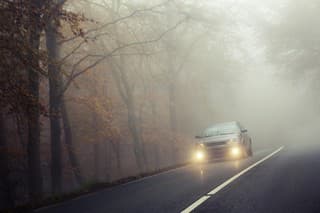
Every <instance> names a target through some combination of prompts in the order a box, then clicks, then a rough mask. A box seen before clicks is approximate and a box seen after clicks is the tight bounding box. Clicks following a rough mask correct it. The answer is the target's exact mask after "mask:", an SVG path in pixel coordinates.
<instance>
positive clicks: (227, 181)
mask: <svg viewBox="0 0 320 213" xmlns="http://www.w3.org/2000/svg"><path fill="white" fill-rule="evenodd" d="M282 149H283V146H282V147H280V148H279V149H277V150H275V151H274V152H272V153H271V154H269V155H267V156H266V157H264V158H262V159H261V160H259V161H257V162H256V163H254V164H252V165H251V166H249V167H248V168H246V169H244V170H242V171H241V172H240V173H238V174H236V175H235V176H233V177H231V178H229V179H228V180H226V181H225V182H224V183H222V184H221V185H219V186H217V187H216V188H214V189H212V190H211V191H210V192H209V193H208V194H206V195H204V196H202V197H201V198H200V199H198V200H197V201H195V202H194V203H192V204H191V205H190V206H189V207H187V208H186V209H184V210H183V211H182V212H181V213H189V212H191V211H193V210H194V209H195V208H197V207H198V206H200V205H201V204H202V203H203V202H205V201H206V200H207V199H209V198H210V197H211V196H213V195H214V194H216V193H217V192H219V191H220V190H221V189H223V188H224V187H226V186H227V185H229V184H230V183H231V182H232V181H234V180H236V179H237V178H238V177H240V176H241V175H243V174H244V173H246V172H247V171H249V170H250V169H252V168H254V167H256V166H257V165H259V164H260V163H262V162H263V161H265V160H267V159H269V158H270V157H272V156H273V155H275V154H277V153H278V152H280V151H281V150H282Z"/></svg>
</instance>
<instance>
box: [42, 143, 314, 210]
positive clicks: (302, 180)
mask: <svg viewBox="0 0 320 213" xmlns="http://www.w3.org/2000/svg"><path fill="white" fill-rule="evenodd" d="M279 147H280V146H279ZM319 174H320V146H313V145H305V146H301V145H286V146H284V148H283V149H278V147H277V148H273V149H265V150H257V151H255V154H254V156H253V157H251V158H248V159H244V160H239V161H227V162H216V163H209V164H205V165H203V166H196V165H189V166H186V167H182V168H179V169H176V170H172V171H168V172H165V173H162V174H159V175H154V176H151V177H147V178H144V179H141V180H138V181H135V182H131V183H128V184H123V185H120V186H116V187H113V188H109V189H105V190H102V191H99V192H96V193H92V194H89V195H86V196H82V197H79V198H76V199H73V200H70V201H67V202H64V203H61V204H58V205H55V206H51V207H46V208H41V209H38V210H36V212H41V213H58V212H59V213H64V212H65V213H69V212H77V213H107V212H139V213H141V212H148V213H149V212H182V211H184V212H190V211H191V210H192V212H214V213H219V212H228V213H229V212H237V213H239V212H240V213H241V212H243V213H250V212H281V213H282V212H290V213H293V212H320V177H319ZM230 178H231V179H230ZM202 201H203V202H202Z"/></svg>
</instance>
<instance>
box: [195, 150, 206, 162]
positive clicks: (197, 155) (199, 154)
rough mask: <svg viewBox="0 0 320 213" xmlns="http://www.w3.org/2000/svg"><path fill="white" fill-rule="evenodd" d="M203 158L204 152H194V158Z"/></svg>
mask: <svg viewBox="0 0 320 213" xmlns="http://www.w3.org/2000/svg"><path fill="white" fill-rule="evenodd" d="M203 158H204V152H203V151H200V150H198V151H197V152H196V159H197V160H203Z"/></svg>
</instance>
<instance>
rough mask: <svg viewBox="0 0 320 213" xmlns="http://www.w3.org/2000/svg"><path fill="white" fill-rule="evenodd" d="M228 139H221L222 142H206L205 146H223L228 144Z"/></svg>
mask: <svg viewBox="0 0 320 213" xmlns="http://www.w3.org/2000/svg"><path fill="white" fill-rule="evenodd" d="M227 142H228V141H220V142H213V143H206V144H205V146H208V147H211V146H222V145H226V144H227Z"/></svg>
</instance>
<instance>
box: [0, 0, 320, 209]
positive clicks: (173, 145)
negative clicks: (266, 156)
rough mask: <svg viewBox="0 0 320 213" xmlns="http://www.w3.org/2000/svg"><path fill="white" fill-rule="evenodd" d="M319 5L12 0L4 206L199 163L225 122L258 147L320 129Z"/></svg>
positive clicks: (1, 188)
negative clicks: (197, 157) (200, 152)
mask: <svg viewBox="0 0 320 213" xmlns="http://www.w3.org/2000/svg"><path fill="white" fill-rule="evenodd" d="M301 8H304V10H303V13H302V12H301ZM319 12H320V3H319V2H318V1H316V0H310V1H308V2H302V1H295V0H279V1H276V0H273V1H268V2H265V1H263V0H255V1H248V0H239V1H231V0H225V1H224V0H214V1H210V0H207V1H196V0H149V1H145V0H1V1H0V26H1V28H0V51H1V52H0V54H1V57H0V152H1V154H0V211H1V209H11V208H14V207H17V206H21V205H31V206H37V205H39V204H40V203H41V202H43V201H44V200H48V199H49V200H50V199H51V200H54V199H63V195H67V194H70V193H75V192H76V193H82V192H86V191H87V190H90V189H92V188H95V187H96V188H97V187H99V186H100V187H101V186H109V185H112V184H117V183H122V182H126V181H128V180H133V179H137V178H140V177H143V176H146V175H150V174H155V173H158V172H161V171H165V170H167V169H170V168H176V167H179V166H182V165H185V164H188V163H189V162H190V156H191V154H192V148H193V141H194V136H195V135H196V134H197V133H198V132H199V131H201V130H203V129H204V128H205V127H207V126H208V125H211V124H213V123H216V122H220V121H233V120H240V121H242V122H243V123H244V124H245V125H246V126H248V128H249V129H250V130H252V134H253V135H254V138H255V141H257V142H256V143H255V144H254V145H255V147H263V146H268V145H270V144H273V143H276V142H275V141H274V140H273V138H274V137H275V136H276V137H277V138H279V137H280V138H283V139H284V138H286V139H290V140H295V139H297V138H299V136H300V137H303V134H309V131H314V132H316V130H315V129H314V126H315V124H316V123H317V122H318V121H319V104H320V102H319V97H318V92H317V91H318V89H319V77H320V76H319V60H318V55H319V48H320V29H319V28H317V27H316V26H317V24H318V23H319V19H318V18H317V15H318V13H319ZM318 46H319V48H318ZM276 119H277V122H274V121H275V120H276ZM298 124H299V125H301V124H305V126H307V127H306V128H305V129H302V128H301V127H300V126H299V125H298ZM296 129H299V130H301V131H302V132H303V134H301V135H299V136H296V135H292V134H291V133H292V132H294V130H296ZM306 129H308V130H306ZM307 131H308V132H307ZM289 133H290V134H289ZM300 133H301V132H300Z"/></svg>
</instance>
